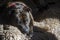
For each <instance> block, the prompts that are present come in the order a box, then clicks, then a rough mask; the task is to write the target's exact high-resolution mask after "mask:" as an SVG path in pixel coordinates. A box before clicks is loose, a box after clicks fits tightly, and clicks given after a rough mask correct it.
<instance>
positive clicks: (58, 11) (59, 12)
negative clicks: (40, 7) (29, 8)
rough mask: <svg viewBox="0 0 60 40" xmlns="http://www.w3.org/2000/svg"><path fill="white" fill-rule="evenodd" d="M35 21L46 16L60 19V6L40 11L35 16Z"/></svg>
mask: <svg viewBox="0 0 60 40" xmlns="http://www.w3.org/2000/svg"><path fill="white" fill-rule="evenodd" d="M33 17H34V20H35V21H38V22H39V21H42V20H44V19H46V18H52V19H59V20H60V8H59V7H54V6H53V7H50V8H49V9H48V10H45V11H44V12H42V13H41V12H38V13H36V14H35V15H34V16H33Z"/></svg>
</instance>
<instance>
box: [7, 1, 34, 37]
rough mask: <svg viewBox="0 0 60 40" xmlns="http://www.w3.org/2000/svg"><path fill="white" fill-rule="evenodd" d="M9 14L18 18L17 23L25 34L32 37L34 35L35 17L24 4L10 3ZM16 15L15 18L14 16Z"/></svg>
mask: <svg viewBox="0 0 60 40" xmlns="http://www.w3.org/2000/svg"><path fill="white" fill-rule="evenodd" d="M8 9H9V14H11V15H12V17H11V18H12V19H13V20H14V16H15V18H16V21H17V22H16V23H17V25H18V26H19V29H22V30H23V33H25V34H28V35H29V36H30V37H32V34H33V17H32V14H31V9H30V8H29V7H28V6H27V5H26V4H24V3H23V2H9V3H8ZM13 15H14V16H13Z"/></svg>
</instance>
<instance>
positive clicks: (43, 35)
mask: <svg viewBox="0 0 60 40" xmlns="http://www.w3.org/2000/svg"><path fill="white" fill-rule="evenodd" d="M32 40H58V39H57V38H56V36H55V35H54V34H52V33H49V32H47V31H46V30H45V29H41V28H38V27H34V34H33V37H32Z"/></svg>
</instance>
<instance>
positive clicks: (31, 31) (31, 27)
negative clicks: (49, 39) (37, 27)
mask: <svg viewBox="0 0 60 40" xmlns="http://www.w3.org/2000/svg"><path fill="white" fill-rule="evenodd" d="M29 16H30V24H29V26H30V31H29V34H30V37H32V35H33V22H34V19H33V16H32V14H31V12H29Z"/></svg>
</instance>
